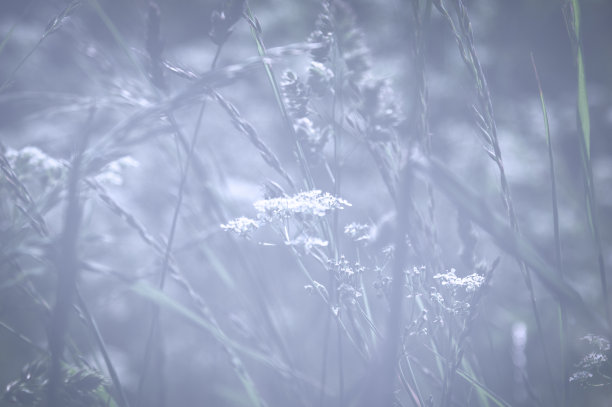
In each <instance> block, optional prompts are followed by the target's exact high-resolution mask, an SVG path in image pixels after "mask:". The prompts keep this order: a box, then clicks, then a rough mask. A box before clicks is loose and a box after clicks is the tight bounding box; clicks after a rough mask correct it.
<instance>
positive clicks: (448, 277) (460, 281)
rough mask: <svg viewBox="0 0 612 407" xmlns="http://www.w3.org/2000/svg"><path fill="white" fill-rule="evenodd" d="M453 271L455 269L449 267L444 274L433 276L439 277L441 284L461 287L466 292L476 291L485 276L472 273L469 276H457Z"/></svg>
mask: <svg viewBox="0 0 612 407" xmlns="http://www.w3.org/2000/svg"><path fill="white" fill-rule="evenodd" d="M455 271H456V270H455V269H450V271H448V272H446V273H444V274H436V275H435V276H434V278H436V279H439V280H440V282H441V284H442V285H450V286H452V287H463V288H465V291H467V292H474V291H476V289H477V288H479V287H480V286H481V285H482V284H483V283H484V281H485V277H484V276H482V275H480V274H477V273H473V274H470V275H469V276H465V277H457V275H456V274H455Z"/></svg>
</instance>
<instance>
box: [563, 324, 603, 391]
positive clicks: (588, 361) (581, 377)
mask: <svg viewBox="0 0 612 407" xmlns="http://www.w3.org/2000/svg"><path fill="white" fill-rule="evenodd" d="M580 339H582V340H584V341H587V342H588V343H589V345H591V346H593V347H595V348H597V350H596V351H593V352H589V353H587V354H586V355H585V356H584V357H583V358H582V360H580V362H579V363H578V364H577V365H576V367H577V368H578V371H576V372H575V373H574V374H572V375H571V376H570V378H569V381H570V382H579V383H586V382H588V381H589V379H592V378H593V377H594V374H593V373H594V372H599V370H600V368H601V366H602V365H603V364H605V363H607V362H608V356H607V355H606V352H608V351H609V350H610V342H609V341H608V340H607V339H606V338H604V337H601V336H598V335H591V334H589V335H586V336H584V337H582V338H580Z"/></svg>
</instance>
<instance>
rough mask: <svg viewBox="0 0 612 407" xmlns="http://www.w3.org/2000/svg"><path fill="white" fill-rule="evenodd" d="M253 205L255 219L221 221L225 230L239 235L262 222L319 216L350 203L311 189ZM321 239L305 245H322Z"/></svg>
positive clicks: (262, 200)
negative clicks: (255, 212) (255, 214)
mask: <svg viewBox="0 0 612 407" xmlns="http://www.w3.org/2000/svg"><path fill="white" fill-rule="evenodd" d="M253 206H254V207H255V210H256V211H257V219H250V218H246V217H244V216H242V217H239V218H236V219H234V220H231V221H229V222H228V223H227V224H224V225H221V228H223V229H225V230H231V231H233V232H235V233H238V234H239V235H248V233H250V232H252V231H253V230H255V229H257V228H259V227H260V226H262V225H263V224H266V223H270V222H273V221H275V220H286V219H289V218H292V217H295V216H298V217H300V218H301V219H304V218H316V217H323V216H325V215H327V214H328V213H329V212H331V211H332V210H335V209H344V208H345V207H347V206H351V204H350V203H348V202H347V201H346V200H344V199H342V198H337V197H334V196H333V195H331V194H330V193H328V192H321V191H320V190H317V189H315V190H312V191H305V192H300V193H298V194H296V195H293V196H281V197H275V198H269V199H261V200H259V201H256V202H255V203H254V204H253ZM324 243H326V242H323V241H318V240H317V241H313V240H311V241H309V248H310V249H311V248H312V247H314V246H325V244H324Z"/></svg>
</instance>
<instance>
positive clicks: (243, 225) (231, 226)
mask: <svg viewBox="0 0 612 407" xmlns="http://www.w3.org/2000/svg"><path fill="white" fill-rule="evenodd" d="M259 225H260V223H259V222H258V221H256V220H255V219H250V218H247V217H244V216H241V217H239V218H236V219H232V220H230V221H229V222H227V223H226V224H224V225H221V229H223V230H230V231H232V232H234V233H237V234H239V235H240V236H248V235H249V233H251V232H252V231H254V230H255V229H257V228H259Z"/></svg>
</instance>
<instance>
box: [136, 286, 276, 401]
mask: <svg viewBox="0 0 612 407" xmlns="http://www.w3.org/2000/svg"><path fill="white" fill-rule="evenodd" d="M131 289H132V290H133V291H134V292H135V293H137V294H138V295H140V296H142V297H144V298H147V299H149V300H151V301H152V302H153V303H155V304H156V305H158V306H160V307H164V308H166V309H169V310H171V311H174V312H175V313H177V314H179V315H181V316H183V317H184V318H186V319H188V320H190V321H191V322H193V323H195V324H196V325H197V326H199V327H200V328H203V329H204V330H205V331H207V332H208V333H209V334H211V335H212V336H213V338H215V339H216V340H217V341H218V342H219V343H220V344H221V345H222V346H223V347H224V348H225V350H226V351H227V352H228V354H229V355H230V356H232V357H231V363H232V365H233V367H234V371H236V372H237V374H238V376H239V379H240V381H241V383H242V385H243V387H244V390H245V391H246V393H247V395H248V396H249V399H250V401H251V403H252V405H254V406H262V407H263V406H266V403H265V402H264V400H263V399H262V398H261V396H260V395H259V392H258V391H257V387H256V385H255V383H254V382H253V380H252V379H251V377H250V375H249V374H248V373H247V371H246V369H245V367H244V365H242V362H241V361H240V359H239V358H238V357H237V356H236V355H235V351H240V352H241V353H243V354H244V355H246V356H249V357H251V358H252V359H255V360H257V361H260V362H263V363H265V364H267V365H270V366H273V367H274V368H276V369H278V368H279V366H278V363H277V362H275V361H272V360H271V358H270V357H268V356H266V355H263V354H261V353H259V352H257V351H253V350H251V349H249V348H247V347H245V346H243V345H241V344H239V343H237V342H235V341H233V340H232V339H230V338H229V337H228V336H227V335H226V334H225V333H224V332H223V331H222V330H221V328H220V327H219V326H218V325H217V324H215V323H213V322H210V321H207V320H206V319H204V318H202V317H201V316H199V315H198V314H196V313H195V312H193V311H191V310H189V309H187V308H186V307H184V306H183V305H181V304H179V303H178V302H176V301H174V300H173V299H172V298H170V297H169V296H168V295H167V294H165V293H164V292H163V291H161V290H159V289H158V288H154V287H152V286H151V285H150V284H146V283H137V284H134V285H133V286H132V287H131Z"/></svg>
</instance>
